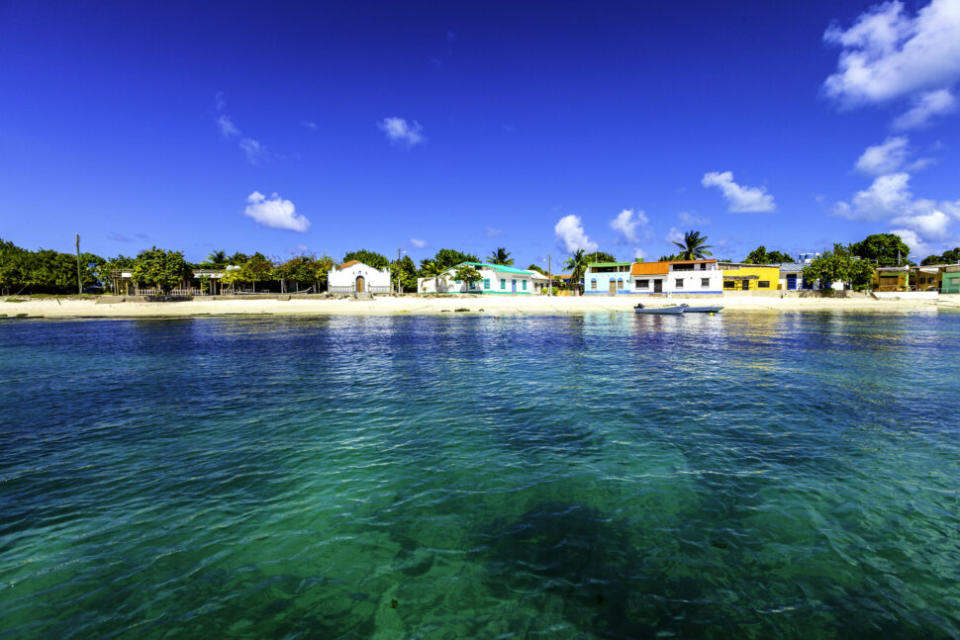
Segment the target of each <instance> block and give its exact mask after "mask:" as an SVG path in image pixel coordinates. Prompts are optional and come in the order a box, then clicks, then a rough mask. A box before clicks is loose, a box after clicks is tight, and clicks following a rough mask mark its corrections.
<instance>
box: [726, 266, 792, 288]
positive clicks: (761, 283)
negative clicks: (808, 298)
mask: <svg viewBox="0 0 960 640" xmlns="http://www.w3.org/2000/svg"><path fill="white" fill-rule="evenodd" d="M719 267H720V269H721V270H722V272H723V292H724V293H735V292H742V291H760V292H768V291H776V290H777V289H779V288H780V267H779V266H778V265H772V264H743V263H739V262H721V263H720V264H719Z"/></svg>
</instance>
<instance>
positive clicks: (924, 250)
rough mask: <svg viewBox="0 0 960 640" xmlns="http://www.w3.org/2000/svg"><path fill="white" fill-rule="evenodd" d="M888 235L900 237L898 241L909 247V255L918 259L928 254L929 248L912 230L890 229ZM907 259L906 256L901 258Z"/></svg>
mask: <svg viewBox="0 0 960 640" xmlns="http://www.w3.org/2000/svg"><path fill="white" fill-rule="evenodd" d="M890 233H894V234H896V235H898V236H900V239H901V240H903V241H904V242H905V243H906V244H907V246H908V247H910V255H912V256H917V257H919V256H923V255H928V254H929V253H930V247H929V246H928V245H927V243H926V242H924V241H923V240H922V239H921V238H920V236H919V235H918V234H917V232H916V231H914V230H912V229H891V230H890ZM907 257H908V256H903V258H904V259H907Z"/></svg>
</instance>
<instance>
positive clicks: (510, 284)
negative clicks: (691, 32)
mask: <svg viewBox="0 0 960 640" xmlns="http://www.w3.org/2000/svg"><path fill="white" fill-rule="evenodd" d="M461 265H470V266H471V267H473V268H474V269H476V270H477V271H478V272H479V273H480V280H479V281H477V282H471V283H466V282H463V281H460V280H457V279H456V272H457V268H458V267H460V266H461ZM549 286H550V279H549V278H548V277H547V276H545V275H543V274H542V273H539V272H537V271H532V270H529V269H517V268H516V267H508V266H506V265H502V264H491V263H489V262H463V263H461V264H458V265H457V266H456V267H450V268H449V269H447V270H446V271H444V272H443V273H441V274H440V275H439V276H435V277H434V276H431V277H428V278H417V293H475V294H507V295H539V294H540V292H541V291H544V290H546V289H547V288H548V287H549Z"/></svg>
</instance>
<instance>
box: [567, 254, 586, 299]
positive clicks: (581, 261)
mask: <svg viewBox="0 0 960 640" xmlns="http://www.w3.org/2000/svg"><path fill="white" fill-rule="evenodd" d="M563 268H564V269H570V290H571V291H576V292H577V293H578V294H579V293H580V292H581V287H580V281H581V280H583V274H584V273H585V272H586V270H587V256H586V255H585V254H584V253H583V249H577V250H576V251H574V252H573V255H571V256H570V257H569V258H567V261H566V262H565V263H564V264H563Z"/></svg>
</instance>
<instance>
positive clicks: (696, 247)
mask: <svg viewBox="0 0 960 640" xmlns="http://www.w3.org/2000/svg"><path fill="white" fill-rule="evenodd" d="M706 242H707V236H701V235H700V232H699V231H687V232H686V233H685V234H683V242H674V243H673V244H675V245H677V247H678V248H679V249H680V253H678V254H677V259H678V260H700V259H702V258H704V257H706V256H712V255H713V254H712V253H711V252H709V251H707V249H709V248H710V245H708V244H705V243H706Z"/></svg>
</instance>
